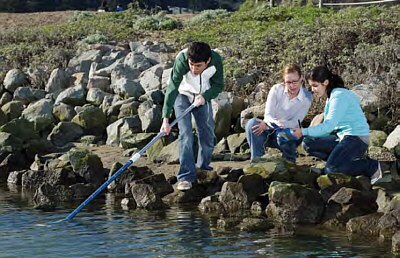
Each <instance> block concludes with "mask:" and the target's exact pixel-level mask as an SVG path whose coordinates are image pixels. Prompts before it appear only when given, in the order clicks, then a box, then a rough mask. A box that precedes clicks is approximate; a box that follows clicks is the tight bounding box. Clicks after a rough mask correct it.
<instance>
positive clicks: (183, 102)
mask: <svg viewBox="0 0 400 258" xmlns="http://www.w3.org/2000/svg"><path fill="white" fill-rule="evenodd" d="M223 88H224V76H223V67H222V58H221V56H220V55H219V54H218V53H217V52H215V51H213V50H211V48H210V46H209V45H208V44H206V43H203V42H193V43H191V44H190V46H189V48H187V49H184V50H182V51H181V52H180V53H179V54H178V56H177V57H176V60H175V63H174V67H173V69H172V73H171V76H170V79H169V82H168V87H167V90H166V93H165V99H164V107H163V112H162V116H163V123H162V126H161V131H163V132H165V133H166V134H167V135H168V134H169V133H170V131H171V128H170V126H169V117H170V116H171V114H172V108H174V110H175V116H176V117H178V116H179V115H180V114H182V113H183V112H184V111H185V110H186V109H187V108H188V107H189V106H190V105H191V104H194V105H195V106H196V107H195V108H194V109H193V110H192V111H191V112H190V114H191V115H193V117H194V119H195V122H196V131H197V137H198V143H199V149H198V155H197V162H195V157H194V151H193V144H194V139H193V137H194V136H193V130H192V119H191V118H192V116H191V115H186V116H185V117H183V118H182V119H181V120H180V121H179V122H178V128H179V163H180V168H179V171H178V185H177V189H178V190H181V191H184V190H188V189H190V188H192V183H193V182H195V181H196V180H197V178H196V167H198V168H200V169H203V170H212V167H210V162H211V157H212V152H213V150H214V137H215V135H214V119H213V111H212V106H211V99H214V98H216V97H217V96H218V94H219V93H220V92H221V91H222V90H223Z"/></svg>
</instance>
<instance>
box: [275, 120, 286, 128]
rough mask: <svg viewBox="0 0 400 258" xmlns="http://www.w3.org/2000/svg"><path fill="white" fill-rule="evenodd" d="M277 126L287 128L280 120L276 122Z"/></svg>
mask: <svg viewBox="0 0 400 258" xmlns="http://www.w3.org/2000/svg"><path fill="white" fill-rule="evenodd" d="M276 125H277V126H279V127H285V123H283V122H282V121H280V120H277V121H276Z"/></svg>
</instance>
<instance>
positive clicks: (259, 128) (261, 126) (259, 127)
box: [251, 119, 268, 136]
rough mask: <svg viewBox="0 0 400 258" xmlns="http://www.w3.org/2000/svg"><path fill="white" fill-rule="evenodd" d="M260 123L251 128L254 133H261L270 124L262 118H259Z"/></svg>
mask: <svg viewBox="0 0 400 258" xmlns="http://www.w3.org/2000/svg"><path fill="white" fill-rule="evenodd" d="M257 121H258V124H257V125H255V126H253V127H252V128H251V130H252V131H253V133H254V134H255V135H257V136H259V135H261V134H262V133H263V132H264V131H265V130H267V128H268V126H267V124H266V123H265V122H264V121H263V120H261V119H257Z"/></svg>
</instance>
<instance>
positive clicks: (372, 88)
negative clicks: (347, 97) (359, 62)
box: [351, 81, 385, 112]
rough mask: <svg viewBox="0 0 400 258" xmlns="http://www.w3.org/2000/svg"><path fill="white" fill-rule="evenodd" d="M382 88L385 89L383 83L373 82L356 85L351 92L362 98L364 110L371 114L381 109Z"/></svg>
mask: <svg viewBox="0 0 400 258" xmlns="http://www.w3.org/2000/svg"><path fill="white" fill-rule="evenodd" d="M382 87H385V86H384V84H383V83H381V82H379V81H372V82H369V83H366V84H360V85H356V86H354V87H353V88H352V89H351V90H352V91H353V92H354V93H355V94H356V95H357V96H358V97H359V98H360V101H361V107H362V109H363V110H365V111H367V112H371V111H375V110H376V109H377V108H379V107H381V106H380V104H381V103H380V102H379V92H380V90H381V89H382Z"/></svg>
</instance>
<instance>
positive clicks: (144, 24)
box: [133, 15, 179, 30]
mask: <svg viewBox="0 0 400 258" xmlns="http://www.w3.org/2000/svg"><path fill="white" fill-rule="evenodd" d="M178 25H179V22H178V21H177V20H175V19H171V18H168V17H165V16H162V15H152V16H142V17H140V18H138V19H137V20H136V21H135V23H134V25H133V27H134V28H135V29H137V30H173V29H176V28H177V27H178Z"/></svg>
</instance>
